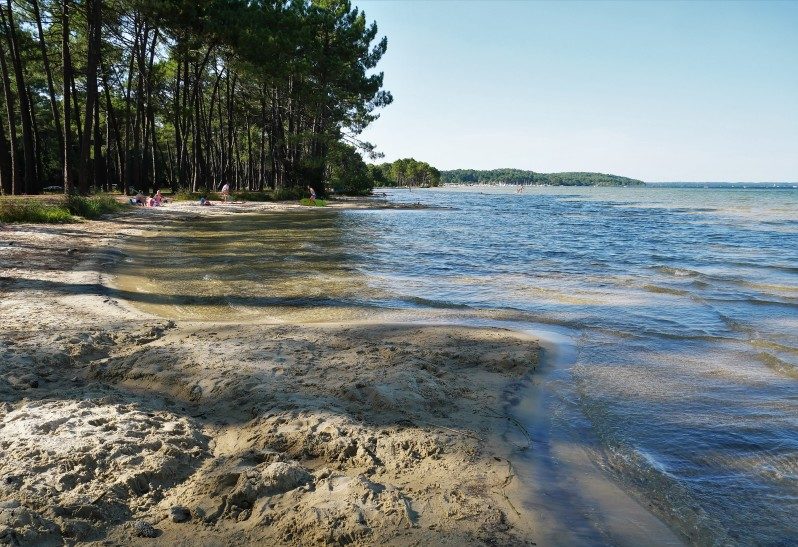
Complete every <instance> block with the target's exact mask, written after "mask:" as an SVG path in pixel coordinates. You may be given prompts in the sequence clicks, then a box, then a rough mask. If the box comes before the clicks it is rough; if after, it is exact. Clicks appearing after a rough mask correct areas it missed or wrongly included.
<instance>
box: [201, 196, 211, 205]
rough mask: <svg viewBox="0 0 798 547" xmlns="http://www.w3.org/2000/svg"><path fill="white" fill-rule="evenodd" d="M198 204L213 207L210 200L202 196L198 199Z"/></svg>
mask: <svg viewBox="0 0 798 547" xmlns="http://www.w3.org/2000/svg"><path fill="white" fill-rule="evenodd" d="M199 204H200V205H213V203H211V200H209V199H205V197H204V196H203V197H201V198H200V200H199Z"/></svg>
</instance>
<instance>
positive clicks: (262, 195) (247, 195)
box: [230, 191, 274, 201]
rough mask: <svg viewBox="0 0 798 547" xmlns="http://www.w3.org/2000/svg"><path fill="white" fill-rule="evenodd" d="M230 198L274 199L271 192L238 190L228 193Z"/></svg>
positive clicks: (247, 199) (248, 199) (241, 199)
mask: <svg viewBox="0 0 798 547" xmlns="http://www.w3.org/2000/svg"><path fill="white" fill-rule="evenodd" d="M230 199H232V200H238V201H274V195H273V193H272V192H247V191H240V192H234V193H232V194H230Z"/></svg>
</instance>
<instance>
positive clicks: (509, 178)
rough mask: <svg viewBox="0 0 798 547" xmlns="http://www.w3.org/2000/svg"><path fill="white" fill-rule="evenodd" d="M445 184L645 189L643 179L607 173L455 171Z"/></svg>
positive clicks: (444, 179) (446, 173) (444, 174)
mask: <svg viewBox="0 0 798 547" xmlns="http://www.w3.org/2000/svg"><path fill="white" fill-rule="evenodd" d="M441 182H443V183H444V184H497V183H498V184H541V185H547V186H642V185H643V184H645V183H644V182H643V181H642V180H636V179H630V178H627V177H620V176H618V175H607V174H604V173H581V172H577V173H535V172H534V171H524V170H521V169H489V170H482V171H480V170H476V169H454V170H451V171H443V172H442V173H441Z"/></svg>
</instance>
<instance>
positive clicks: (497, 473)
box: [0, 204, 538, 544]
mask: <svg viewBox="0 0 798 547" xmlns="http://www.w3.org/2000/svg"><path fill="white" fill-rule="evenodd" d="M231 207H233V206H230V205H227V206H225V205H223V206H220V207H218V208H217V207H213V208H202V209H201V210H202V212H201V213H200V212H199V211H197V210H198V209H200V208H199V207H194V206H177V207H174V208H173V209H172V211H169V207H167V208H164V209H162V210H157V211H158V212H160V211H164V212H168V213H169V215H170V216H176V217H183V218H184V219H185V218H191V217H192V216H194V215H195V214H209V213H213V214H216V213H215V212H216V211H219V213H221V214H226V213H227V211H224V209H229V208H231ZM298 207H300V206H297V208H298ZM253 209H254V211H253ZM264 209H268V210H283V207H282V206H278V207H274V204H268V205H267V206H266V207H263V206H260V205H258V206H255V207H251V208H249V207H247V208H246V210H247V211H248V212H258V211H262V210H264ZM205 211H209V213H205ZM145 214H146V213H140V212H130V213H125V214H122V215H118V216H116V217H114V218H113V219H111V220H103V221H95V222H91V223H84V224H78V225H57V226H52V225H50V226H42V225H37V226H32V225H14V226H10V225H6V226H3V227H2V228H1V230H2V233H3V235H4V239H5V240H7V241H9V242H10V243H13V244H12V245H8V246H4V247H0V252H2V254H0V295H2V296H3V298H2V299H1V301H0V312H1V315H2V318H3V319H2V320H0V326H1V327H2V329H0V330H1V331H2V332H3V334H2V335H1V336H0V352H3V354H4V357H5V359H4V361H5V364H4V365H3V366H0V378H2V382H0V397H2V399H1V400H2V401H3V403H2V404H1V405H0V426H2V427H0V451H2V452H3V458H2V461H4V462H5V463H4V464H0V468H2V469H0V471H2V474H3V475H4V476H5V477H7V478H6V480H5V482H4V483H3V485H2V486H0V513H2V516H3V520H2V522H4V523H5V525H4V526H5V528H4V529H3V527H0V537H2V536H3V535H4V534H5V535H7V536H9V537H11V538H17V541H20V542H21V543H25V542H36V543H43V544H47V543H52V544H59V543H60V542H61V541H64V540H70V541H88V542H102V541H110V542H112V543H114V542H118V543H124V544H136V543H138V542H141V543H142V544H143V543H148V542H151V541H152V540H151V539H147V537H148V536H157V537H159V538H160V539H161V540H162V541H169V542H174V543H176V544H181V543H183V544H189V543H193V544H196V543H199V544H207V543H214V542H218V541H221V540H223V541H225V542H226V543H229V544H247V543H252V542H258V541H273V542H276V543H302V542H317V541H330V542H333V543H346V542H353V543H355V544H373V543H375V542H388V543H401V544H429V543H436V544H445V543H449V544H483V543H495V542H498V543H513V544H531V543H533V542H534V541H535V537H537V535H538V533H537V530H536V527H537V523H536V520H535V515H534V513H533V512H531V511H528V510H526V509H524V508H523V505H522V503H521V500H520V498H519V497H518V495H519V490H520V487H519V485H518V484H517V483H518V480H517V479H515V477H514V474H513V472H512V464H511V463H510V461H509V460H507V459H506V457H505V456H506V455H507V454H509V450H508V447H506V446H502V443H501V437H502V435H503V434H504V433H505V432H506V431H507V430H508V428H510V429H511V428H513V427H515V426H514V425H513V424H512V422H511V421H510V420H509V419H508V418H507V417H506V416H505V415H504V414H503V412H502V408H503V405H504V404H505V403H504V395H503V393H504V391H505V389H506V386H507V385H508V384H510V383H513V382H516V381H517V379H518V378H519V377H521V376H523V375H525V374H527V373H528V372H529V371H530V370H531V369H532V368H534V366H535V365H536V363H537V355H538V346H537V345H536V344H534V342H532V341H531V340H530V339H529V337H527V336H522V335H519V334H517V333H514V332H512V331H508V330H501V329H488V328H472V327H462V326H459V327H457V326H448V327H440V326H436V327H430V326H419V325H412V324H411V325H405V324H387V323H370V324H345V323H339V324H305V325H302V324H288V325H264V324H236V323H234V322H233V323H222V322H192V321H179V322H175V321H170V320H165V319H161V318H156V317H151V316H147V315H146V314H144V313H141V312H138V311H136V310H135V308H133V307H132V306H131V305H129V304H127V303H125V302H122V301H120V300H118V299H116V298H113V297H112V296H109V290H108V277H107V272H108V270H109V266H110V263H111V262H113V261H115V260H120V259H121V254H120V253H118V252H116V251H113V249H114V247H116V245H114V242H115V241H116V242H118V241H119V238H121V237H129V236H135V235H136V234H137V233H140V231H141V230H145V229H147V228H149V227H151V226H152V225H153V222H155V220H156V218H157V217H155V215H150V214H146V216H145ZM42 446H44V447H45V450H42ZM34 463H35V465H34V466H33V468H35V469H36V472H32V471H31V467H32V464H34ZM8 477H11V478H10V479H9V478H8ZM320 508H321V509H320ZM178 521H179V522H178ZM102 522H107V524H105V525H104V524H102Z"/></svg>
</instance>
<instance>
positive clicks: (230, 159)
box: [0, 0, 392, 201]
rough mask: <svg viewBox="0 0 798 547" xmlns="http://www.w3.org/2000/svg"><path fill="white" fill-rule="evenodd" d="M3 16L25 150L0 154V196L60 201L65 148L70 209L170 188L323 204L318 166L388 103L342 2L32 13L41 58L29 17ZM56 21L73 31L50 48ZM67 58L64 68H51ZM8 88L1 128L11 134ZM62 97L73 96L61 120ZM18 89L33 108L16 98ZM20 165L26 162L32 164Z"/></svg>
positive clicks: (364, 32)
mask: <svg viewBox="0 0 798 547" xmlns="http://www.w3.org/2000/svg"><path fill="white" fill-rule="evenodd" d="M11 5H13V9H12V10H11V11H12V12H13V15H14V18H15V25H14V28H15V34H14V36H15V37H16V38H18V40H19V44H20V47H19V48H18V49H19V50H20V53H19V55H18V56H19V57H20V59H19V60H20V61H21V64H22V66H24V73H21V74H20V75H19V76H17V75H16V74H15V73H13V72H12V73H10V74H9V76H10V82H9V91H8V96H9V97H14V98H15V99H16V100H15V101H14V104H12V105H11V110H12V111H13V112H14V113H15V114H16V124H17V129H18V130H19V129H20V127H19V125H20V124H21V122H22V119H23V116H22V114H23V112H22V110H23V109H22V103H21V101H20V99H22V98H23V97H24V98H26V99H29V101H30V108H28V109H27V110H28V111H30V112H33V113H34V114H35V122H36V131H35V138H36V142H35V147H33V146H27V147H24V146H22V144H23V143H22V142H21V139H20V143H18V144H16V145H15V146H14V147H13V149H12V146H11V145H10V144H9V143H8V138H7V136H3V138H0V183H2V186H3V188H2V192H3V193H12V192H13V193H15V194H19V193H22V192H27V193H37V192H39V191H40V190H41V187H42V186H50V185H56V184H62V185H63V184H64V165H63V163H64V160H63V158H64V144H63V142H62V141H63V137H64V136H67V137H68V139H69V141H71V142H69V143H67V145H68V146H70V150H69V152H70V153H69V154H67V155H66V157H67V158H70V163H71V169H70V170H69V171H70V174H71V177H69V178H70V180H72V181H73V182H74V183H75V186H76V187H78V188H80V190H81V192H82V193H88V192H91V191H94V190H96V189H98V188H105V189H108V188H112V187H118V188H119V189H120V190H122V189H123V188H124V189H125V190H127V189H128V188H129V187H130V186H135V187H136V188H139V189H141V190H142V191H143V192H144V193H146V194H150V193H151V191H152V190H153V189H154V188H166V187H170V188H175V189H176V188H180V187H183V188H190V189H191V190H192V191H197V192H199V191H200V189H201V188H203V187H205V188H207V189H208V190H216V191H218V190H219V188H220V186H221V184H222V183H223V182H229V183H230V185H231V190H232V192H233V193H240V191H242V190H244V191H254V190H260V189H263V188H264V187H267V188H268V187H275V186H276V187H278V188H287V187H298V188H299V189H300V193H304V194H305V195H306V193H305V190H304V189H305V187H306V186H307V185H311V186H313V187H314V188H316V189H317V191H320V192H321V191H322V189H323V187H324V175H325V173H326V168H327V162H328V153H329V152H330V151H331V150H333V149H334V148H335V147H336V145H337V144H338V143H341V142H343V141H346V142H358V135H360V134H361V133H362V131H363V130H364V129H365V128H366V126H368V124H369V123H371V122H372V121H373V120H375V119H376V118H377V114H376V111H377V109H379V108H382V107H384V106H386V105H388V104H390V103H391V102H392V96H391V94H390V93H389V92H388V91H386V90H384V89H383V74H382V72H380V71H379V70H378V69H377V65H378V63H379V61H380V59H381V58H382V56H383V55H384V53H385V52H386V49H387V40H386V39H385V38H383V37H381V36H379V34H378V28H377V24H376V23H375V22H373V21H369V20H368V19H367V18H366V15H365V14H364V13H363V11H362V10H360V9H359V8H357V7H355V6H354V5H353V4H352V2H351V1H350V0H289V1H260V0H258V1H247V2H244V1H241V0H207V1H201V2H197V1H193V0H130V1H122V0H114V1H108V0H105V1H101V0H98V1H97V2H86V1H84V0H76V1H75V2H66V1H65V2H43V1H41V0H40V1H39V3H38V7H39V8H40V10H41V14H40V15H41V17H39V19H40V22H43V31H42V39H43V42H44V44H43V48H44V51H42V50H41V49H40V48H39V33H38V31H37V24H36V23H37V16H36V15H34V10H33V9H32V3H31V2H28V1H27V0H9V3H8V5H6V4H5V3H3V10H4V12H5V11H8V10H9V9H10V7H11ZM65 7H67V8H69V10H68V11H69V12H70V19H69V22H70V24H71V28H70V29H68V32H67V33H66V35H65V36H64V37H63V41H62V35H61V31H62V29H63V28H65V23H66V22H67V21H66V20H65V19H64V17H63V14H62V9H63V8H65ZM95 7H97V8H98V10H99V11H98V13H97V14H95V13H94V11H95V10H94V9H93V8H95ZM90 8H92V9H90ZM99 12H101V13H99ZM95 15H96V17H95ZM98 29H99V30H100V31H101V32H99V33H97V32H94V33H93V31H96V30H98ZM7 34H8V36H10V33H7V31H6V29H5V28H3V29H2V31H0V35H2V38H0V43H2V47H3V51H4V52H5V53H6V54H8V55H9V59H8V61H9V63H8V64H9V66H10V65H13V64H14V63H12V60H14V59H12V58H11V51H9V49H10V48H9V47H8V45H7V38H8V36H7ZM97 34H99V38H96V36H97ZM90 36H95V38H94V39H92V40H90V39H89V38H90ZM64 54H68V57H70V58H71V67H70V66H69V65H68V66H63V59H64ZM46 59H49V66H48V67H46V66H45V65H46V64H45V60H46ZM90 59H91V62H90ZM17 64H19V63H17ZM94 64H98V65H99V69H98V70H97V71H96V73H95V71H94V70H93V69H92V68H91V67H92V66H94ZM67 71H70V72H72V73H71V74H70V75H66V74H67ZM16 79H19V80H20V81H19V82H17V81H16ZM65 79H66V80H67V85H66V86H65V85H64V80H65ZM23 80H24V81H23ZM50 81H52V83H53V85H52V89H50V86H49V85H48V83H49V82H50ZM95 84H96V85H95ZM4 88H5V86H3V85H0V112H2V118H3V120H4V123H3V124H2V125H0V128H3V127H5V125H6V124H7V123H8V122H7V121H5V119H6V118H7V114H6V108H5V107H6V104H5V101H6V100H7V99H6V98H5V95H6V93H5V92H3V91H2V90H3V89H4ZM65 88H71V89H73V90H74V93H73V94H72V100H71V101H70V105H69V106H70V108H69V109H68V111H67V109H65V108H64V105H63V100H64V99H63V98H64V90H65ZM94 88H97V89H98V91H99V96H97V97H95V96H94V95H95V94H94V92H93V91H92V90H93V89H94ZM18 89H28V90H29V92H28V93H22V96H20V94H19V93H17V90H18ZM28 95H29V96H28ZM51 96H52V103H53V104H52V105H51V104H50V103H51ZM95 100H97V101H99V103H100V104H101V107H100V109H99V113H98V116H97V123H98V124H99V130H97V131H93V130H92V131H85V128H86V127H87V126H90V125H92V124H93V123H94V121H93V118H92V116H91V113H92V111H93V109H92V102H94V101H95ZM53 110H60V113H59V114H58V115H57V116H56V115H54V114H52V113H51V112H52V111H53ZM87 113H89V115H88V116H87ZM65 115H67V117H68V119H69V124H68V125H67V126H66V128H63V127H60V126H61V125H63V119H64V116H65ZM25 119H27V118H25ZM64 129H65V131H64ZM26 134H28V135H30V134H31V132H30V131H27V132H26ZM95 134H96V135H97V136H98V137H99V138H98V139H95V138H94V136H95ZM0 136H2V135H0ZM95 143H96V147H95V146H93V145H94V144H95ZM358 146H359V147H360V148H361V149H363V150H369V149H373V147H372V146H371V145H369V144H368V143H364V142H358ZM23 149H24V150H25V152H26V153H27V152H28V151H29V150H31V149H34V152H33V153H34V155H35V158H32V157H29V156H30V154H28V155H24V154H22V151H23ZM11 151H13V152H15V153H16V156H18V157H16V158H15V160H17V161H18V162H19V165H17V169H16V171H18V172H19V173H20V174H19V176H18V177H17V178H19V177H21V176H22V175H21V174H23V173H24V174H25V176H26V179H27V174H28V172H32V167H31V165H28V164H36V169H35V171H36V175H37V177H36V180H37V181H38V182H37V184H35V185H34V187H32V188H25V187H23V186H22V185H21V182H20V181H16V182H15V184H14V186H13V188H12V185H11V182H10V178H11V176H10V174H11V170H10V169H9V166H10V159H9V158H7V157H6V156H7V155H8V154H7V152H11ZM84 155H86V157H85V158H84V157H83V156H84ZM31 159H35V161H29V160H31ZM16 171H15V173H16ZM6 175H8V176H6ZM6 179H9V180H6ZM277 197H278V199H286V198H291V199H297V196H296V195H292V196H288V195H285V196H280V195H278V196H277ZM190 198H191V199H194V198H195V196H190ZM197 199H198V198H197ZM244 199H247V200H253V201H254V200H265V199H269V198H268V194H267V193H263V194H262V195H260V196H256V195H254V194H253V195H251V196H249V197H246V198H244Z"/></svg>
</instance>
